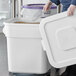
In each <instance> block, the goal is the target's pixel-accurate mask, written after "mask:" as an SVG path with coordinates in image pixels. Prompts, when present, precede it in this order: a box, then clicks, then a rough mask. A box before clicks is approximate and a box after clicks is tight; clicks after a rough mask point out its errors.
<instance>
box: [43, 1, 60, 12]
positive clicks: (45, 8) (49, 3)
mask: <svg viewBox="0 0 76 76" xmlns="http://www.w3.org/2000/svg"><path fill="white" fill-rule="evenodd" d="M52 3H55V4H56V5H59V4H60V1H59V0H49V1H48V3H47V4H46V5H45V6H44V7H43V10H45V11H47V10H49V9H50V6H51V5H52Z"/></svg>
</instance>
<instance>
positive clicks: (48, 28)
mask: <svg viewBox="0 0 76 76" xmlns="http://www.w3.org/2000/svg"><path fill="white" fill-rule="evenodd" d="M39 28H40V32H41V36H42V44H43V47H44V49H45V50H46V52H47V56H48V59H49V62H50V64H51V65H52V66H54V67H56V68H61V67H65V66H69V65H73V64H76V13H75V14H74V15H73V16H67V12H63V13H60V14H57V15H54V16H50V17H47V18H45V19H43V20H42V21H41V23H40V26H39Z"/></svg>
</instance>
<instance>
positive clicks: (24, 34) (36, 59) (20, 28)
mask: <svg viewBox="0 0 76 76" xmlns="http://www.w3.org/2000/svg"><path fill="white" fill-rule="evenodd" d="M15 22H19V23H15ZM21 22H24V20H22V19H12V20H8V21H6V22H5V23H4V25H5V26H4V29H3V32H4V34H5V35H6V37H7V51H8V52H7V53H8V69H9V72H16V73H36V74H43V73H46V72H47V71H48V70H49V69H50V65H49V62H48V59H47V56H46V52H45V51H43V48H42V45H41V36H40V32H39V23H21Z"/></svg>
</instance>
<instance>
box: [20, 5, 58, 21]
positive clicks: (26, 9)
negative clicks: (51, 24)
mask: <svg viewBox="0 0 76 76" xmlns="http://www.w3.org/2000/svg"><path fill="white" fill-rule="evenodd" d="M44 5H45V4H28V5H24V6H22V8H23V9H22V12H21V14H22V15H23V18H26V19H27V20H30V21H37V22H38V21H40V20H41V18H42V17H48V16H51V15H54V14H56V13H57V6H56V5H55V4H53V5H52V6H51V7H50V9H49V10H48V11H44V10H43V7H44Z"/></svg>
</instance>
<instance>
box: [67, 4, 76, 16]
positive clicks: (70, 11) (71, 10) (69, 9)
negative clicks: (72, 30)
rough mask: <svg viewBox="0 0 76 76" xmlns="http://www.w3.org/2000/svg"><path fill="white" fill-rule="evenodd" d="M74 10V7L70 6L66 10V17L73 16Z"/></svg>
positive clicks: (75, 7)
mask: <svg viewBox="0 0 76 76" xmlns="http://www.w3.org/2000/svg"><path fill="white" fill-rule="evenodd" d="M75 9H76V6H75V5H70V7H69V8H68V12H67V15H68V16H71V15H73V14H74V11H75Z"/></svg>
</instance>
